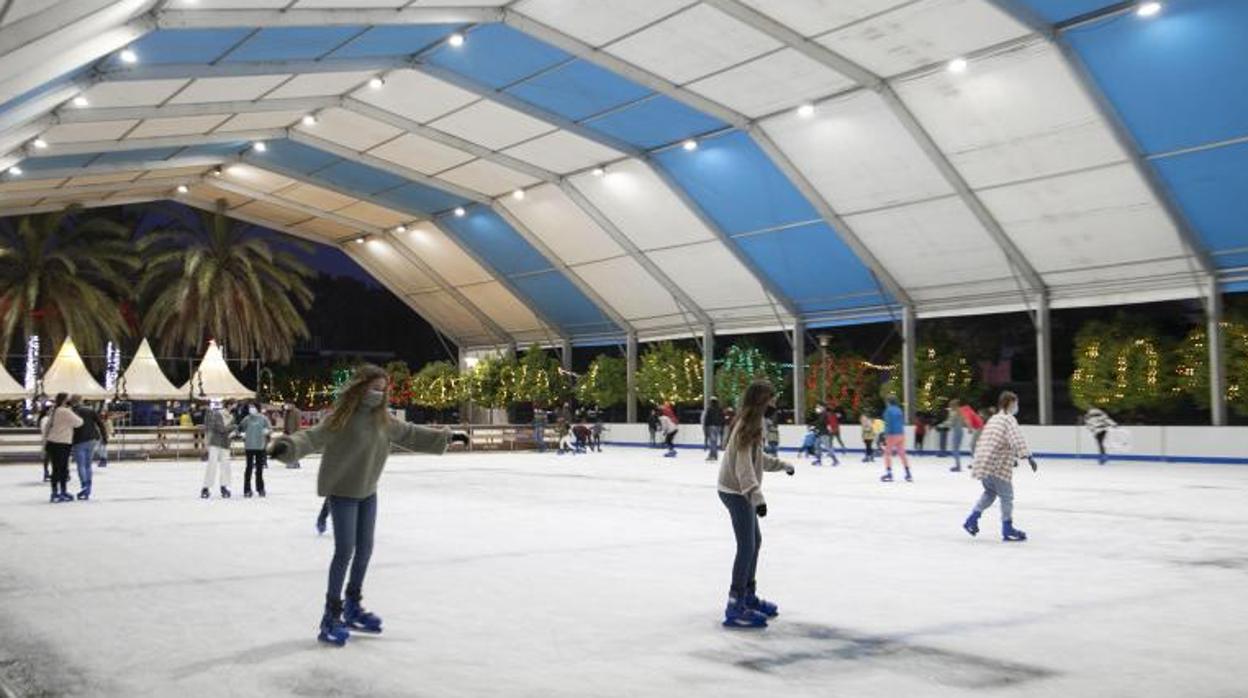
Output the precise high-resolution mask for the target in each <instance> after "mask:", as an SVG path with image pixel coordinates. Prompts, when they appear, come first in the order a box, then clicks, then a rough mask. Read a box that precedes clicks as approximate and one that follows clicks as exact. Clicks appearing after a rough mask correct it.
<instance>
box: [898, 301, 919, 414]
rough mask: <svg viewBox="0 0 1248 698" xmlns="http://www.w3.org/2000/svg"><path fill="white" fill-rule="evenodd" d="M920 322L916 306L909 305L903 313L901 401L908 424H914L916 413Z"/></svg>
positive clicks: (903, 309)
mask: <svg viewBox="0 0 1248 698" xmlns="http://www.w3.org/2000/svg"><path fill="white" fill-rule="evenodd" d="M917 324H918V321H917V319H916V318H915V315H914V306H911V305H907V306H906V307H905V308H902V311H901V337H902V347H901V401H902V405H903V407H904V408H905V411H906V423H907V424H912V423H914V413H915V407H916V405H915V400H916V395H915V375H914V355H915V352H916V351H918V332H917V327H916V326H917Z"/></svg>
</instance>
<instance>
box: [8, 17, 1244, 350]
mask: <svg viewBox="0 0 1248 698" xmlns="http://www.w3.org/2000/svg"><path fill="white" fill-rule="evenodd" d="M269 4H271V3H269ZM278 4H282V5H283V9H282V10H281V11H273V10H272V9H243V8H245V7H247V4H246V3H182V2H172V3H164V2H154V1H153V0H148V1H147V2H142V1H138V0H118V1H117V2H114V3H112V5H111V6H110V7H109V8H108V9H107V10H105V11H100V12H97V13H84V11H83V10H82V8H81V7H78V3H74V2H68V1H65V0H63V1H61V2H49V3H45V5H46V8H45V9H43V10H42V11H39V12H35V13H34V14H25V13H21V14H17V15H14V16H13V17H9V18H5V17H0V59H2V60H0V171H2V170H3V169H6V168H8V167H9V166H11V165H18V166H19V168H20V169H21V170H22V173H21V174H20V175H16V174H6V175H0V215H4V214H5V213H19V212H27V211H39V210H53V209H57V208H60V207H63V206H64V205H65V204H67V203H70V202H79V203H83V204H85V205H88V206H94V205H112V204H118V203H127V202H134V201H149V200H157V199H166V198H180V199H181V200H182V201H184V202H185V203H188V204H190V205H193V206H199V207H204V208H212V207H213V205H214V202H215V201H216V200H219V199H223V200H225V201H226V202H227V209H228V212H229V214H230V215H231V216H234V217H235V218H238V219H240V220H244V221H248V222H253V223H257V224H261V225H265V226H267V227H269V228H272V229H275V230H280V231H283V232H287V233H290V234H293V235H298V236H302V237H305V238H308V239H311V240H315V241H318V242H323V243H327V244H334V245H338V246H340V247H341V248H342V249H343V250H344V251H345V252H346V253H347V254H349V255H350V256H351V257H352V258H354V259H355V260H356V261H357V262H359V263H360V264H361V265H362V266H363V267H364V268H365V269H366V270H367V271H368V272H369V273H371V274H373V275H374V276H375V277H376V278H377V279H378V280H379V281H380V282H381V283H383V284H385V285H386V286H387V287H388V288H390V289H391V290H392V291H393V292H394V293H396V294H397V295H398V296H400V297H401V298H402V299H403V300H404V301H405V302H407V303H408V304H409V305H410V306H411V307H412V308H413V309H414V310H416V311H417V312H419V313H421V314H422V315H423V316H424V317H425V318H426V319H428V320H429V321H430V322H431V323H432V324H433V325H434V326H435V327H437V328H438V329H439V330H440V331H442V332H444V333H445V334H447V335H449V336H451V337H453V338H454V339H456V340H457V341H458V342H459V343H460V344H461V345H464V346H469V347H472V346H486V345H497V344H500V343H504V342H519V343H528V342H533V341H537V342H552V343H553V342H556V341H558V340H561V339H565V338H566V339H570V340H573V341H575V342H577V343H582V344H591V343H603V342H609V341H618V340H619V339H620V338H621V337H623V336H624V334H626V333H628V332H635V333H637V335H638V336H639V337H640V338H642V339H656V338H663V337H672V336H688V335H689V334H691V333H698V332H701V330H702V328H703V327H705V326H707V325H711V326H713V327H714V329H715V331H716V332H720V333H731V332H748V331H757V330H775V329H781V328H790V327H792V326H793V324H794V323H795V322H796V321H798V320H801V321H803V322H804V323H805V324H806V325H807V326H808V327H817V326H821V325H833V324H844V323H852V322H878V321H882V320H883V321H888V320H895V319H897V318H898V317H900V315H901V310H902V309H903V308H904V307H907V306H909V307H912V308H913V309H914V310H915V311H916V313H917V314H918V316H919V317H933V316H944V315H956V314H978V313H988V312H999V311H1008V310H1026V309H1031V308H1034V307H1035V305H1036V304H1037V303H1038V302H1039V301H1040V299H1041V298H1047V299H1048V301H1049V303H1050V304H1051V306H1053V307H1069V306H1080V305H1100V304H1114V303H1123V302H1138V301H1150V300H1162V299H1172V298H1190V297H1197V296H1200V295H1202V294H1203V293H1205V292H1206V291H1207V288H1208V281H1209V280H1210V279H1218V280H1220V281H1221V282H1222V283H1223V284H1224V288H1226V289H1230V290H1236V289H1238V288H1240V286H1241V285H1243V284H1245V283H1248V247H1245V244H1244V242H1243V229H1242V221H1243V220H1244V219H1245V218H1246V217H1248V210H1246V209H1245V206H1248V203H1246V201H1248V200H1246V199H1245V198H1244V197H1242V196H1239V195H1238V192H1239V191H1240V190H1242V189H1243V187H1244V186H1246V185H1248V181H1245V179H1244V177H1245V175H1244V173H1245V172H1248V145H1245V143H1244V136H1245V133H1248V122H1245V121H1244V119H1243V118H1241V115H1243V114H1248V97H1245V96H1244V95H1248V54H1245V53H1244V52H1243V51H1242V50H1240V49H1241V45H1240V43H1241V42H1240V38H1241V37H1242V36H1243V33H1244V30H1245V28H1248V3H1243V2H1235V1H1232V0H1185V1H1184V2H1170V3H1165V6H1164V9H1163V11H1162V12H1161V13H1159V14H1157V15H1155V16H1153V17H1141V16H1137V15H1135V14H1133V13H1132V12H1131V9H1132V8H1131V7H1130V6H1129V5H1128V4H1124V3H1120V2H1114V1H1113V0H917V1H913V0H911V1H905V2H903V1H902V0H873V2H846V3H829V2H797V1H796V0H794V1H793V2H779V1H775V2H772V1H770V0H703V1H702V2H688V0H647V1H646V2H624V1H622V0H603V1H602V2H595V3H587V2H571V1H570V0H519V1H517V2H502V0H480V1H479V2H477V3H476V4H475V5H472V4H471V3H465V2H459V1H456V2H449V0H448V2H445V3H443V2H438V0H429V1H422V2H418V3H406V4H404V3H397V2H394V3H385V2H380V3H372V2H369V3H360V2H358V1H352V0H340V1H335V0H296V1H295V2H291V3H278ZM381 5H388V6H387V7H384V8H383V7H380V6H381ZM399 5H403V7H402V8H399V9H395V8H396V7H397V6H399ZM344 10H345V11H344ZM10 14H13V13H10ZM41 27H59V29H56V30H55V31H52V32H51V33H50V34H49V33H47V32H46V31H43V32H42V33H41V32H40V31H37V30H39V29H40V28H41ZM455 33H458V34H459V35H461V36H463V37H465V41H463V42H462V43H459V42H455V43H452V42H450V41H448V39H449V38H450V37H451V36H452V34H455ZM88 36H90V37H104V38H101V39H99V40H95V41H84V40H83V38H84V37H88ZM457 44H458V45H457ZM122 48H129V49H130V50H131V51H132V52H133V53H134V54H135V56H134V57H135V58H136V59H137V60H136V61H135V62H132V63H127V62H125V61H124V60H123V59H122V57H121V55H120V54H121V51H120V50H121V49H122ZM958 60H961V61H964V62H962V63H957V62H956V61H958ZM951 68H958V69H956V70H955V69H951ZM1140 74H1147V75H1149V76H1150V78H1149V81H1148V85H1147V86H1145V85H1144V84H1142V83H1141V81H1140V80H1139V79H1138V75H1140ZM374 78H378V79H380V83H378V82H375V81H374V80H373V79H374ZM77 97H82V98H83V100H84V102H80V103H78V104H75V103H74V99H75V98H77ZM305 117H310V118H306V119H305ZM36 138H38V139H40V143H41V144H46V146H47V147H42V148H35V147H34V146H33V145H32V144H33V143H34V142H35V139H36ZM256 142H264V143H265V144H266V146H267V148H265V149H264V150H263V151H261V150H259V149H257V148H255V147H254V146H253V144H254V143H256ZM686 143H689V144H696V145H697V147H696V148H691V149H686V148H685V147H683V146H684V144H686ZM217 167H222V168H223V170H221V171H220V172H219V174H218V173H217V170H215V169H214V168H217ZM179 186H185V187H187V189H188V191H187V192H186V193H185V194H179V193H177V188H178V187H179ZM517 191H520V192H523V197H522V198H521V197H519V196H513V192H517ZM357 241H358V242H357Z"/></svg>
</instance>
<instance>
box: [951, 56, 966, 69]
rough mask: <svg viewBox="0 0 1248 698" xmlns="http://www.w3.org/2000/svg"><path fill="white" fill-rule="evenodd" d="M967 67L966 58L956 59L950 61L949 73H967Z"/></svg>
mask: <svg viewBox="0 0 1248 698" xmlns="http://www.w3.org/2000/svg"><path fill="white" fill-rule="evenodd" d="M966 65H967V63H966V59H965V58H955V59H953V60H951V61H949V72H951V73H963V72H966Z"/></svg>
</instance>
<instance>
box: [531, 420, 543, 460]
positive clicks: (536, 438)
mask: <svg viewBox="0 0 1248 698" xmlns="http://www.w3.org/2000/svg"><path fill="white" fill-rule="evenodd" d="M533 443H535V444H537V452H538V453H545V452H546V427H545V425H542V424H534V425H533Z"/></svg>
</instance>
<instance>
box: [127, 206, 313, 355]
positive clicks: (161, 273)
mask: <svg viewBox="0 0 1248 698" xmlns="http://www.w3.org/2000/svg"><path fill="white" fill-rule="evenodd" d="M223 210H224V205H223V204H221V205H219V206H218V211H217V212H215V213H208V212H203V211H192V210H190V209H187V208H183V207H181V206H170V207H169V208H167V209H165V213H167V214H168V215H167V218H168V221H167V223H168V225H167V226H166V227H162V228H158V229H156V230H152V231H150V232H145V233H144V234H142V236H141V237H140V238H139V242H138V244H139V249H140V250H141V251H142V252H143V254H144V257H145V268H144V273H143V276H142V279H141V280H140V282H139V287H138V296H139V300H140V304H141V306H142V307H143V309H144V313H143V331H144V332H145V333H146V334H147V335H148V336H149V337H152V338H153V340H154V341H155V342H156V344H157V346H158V347H159V349H160V351H162V352H164V353H167V354H173V353H178V352H182V351H186V350H197V349H199V348H200V347H201V346H203V343H204V342H205V341H206V340H207V339H209V338H212V339H216V340H218V341H220V342H222V343H223V344H224V345H225V346H226V347H229V349H230V350H231V351H232V352H234V353H235V354H237V355H238V356H241V357H244V358H249V359H251V358H260V359H262V360H265V361H282V362H284V361H287V360H289V359H290V356H291V354H292V353H293V351H294V345H295V342H296V341H298V340H299V339H301V338H306V337H307V336H308V327H307V325H306V324H305V323H304V321H303V316H302V312H303V311H306V310H307V309H308V308H309V307H310V306H311V304H312V297H313V296H312V290H311V289H310V288H308V284H307V279H308V278H309V277H311V276H312V271H311V270H309V269H308V268H307V267H306V266H304V265H303V264H302V263H300V262H299V261H298V260H297V259H296V258H295V256H294V255H292V254H290V253H289V252H287V251H284V250H281V249H274V248H273V247H272V246H271V245H269V243H268V242H266V241H265V240H263V239H262V238H260V237H257V236H256V235H254V234H253V232H254V230H255V226H252V225H250V224H245V223H239V222H237V221H234V220H231V219H230V218H228V217H227V216H226V215H225V214H224V213H223V212H222V211H223Z"/></svg>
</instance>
